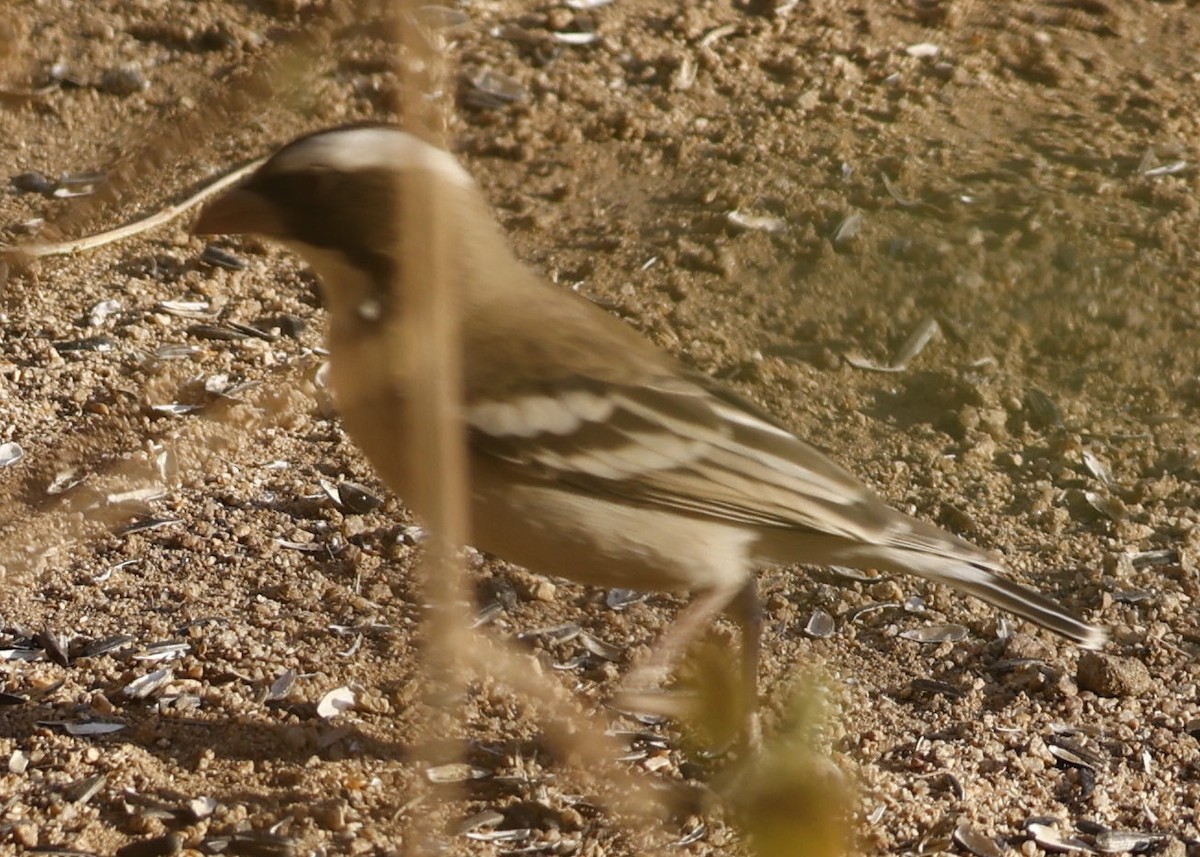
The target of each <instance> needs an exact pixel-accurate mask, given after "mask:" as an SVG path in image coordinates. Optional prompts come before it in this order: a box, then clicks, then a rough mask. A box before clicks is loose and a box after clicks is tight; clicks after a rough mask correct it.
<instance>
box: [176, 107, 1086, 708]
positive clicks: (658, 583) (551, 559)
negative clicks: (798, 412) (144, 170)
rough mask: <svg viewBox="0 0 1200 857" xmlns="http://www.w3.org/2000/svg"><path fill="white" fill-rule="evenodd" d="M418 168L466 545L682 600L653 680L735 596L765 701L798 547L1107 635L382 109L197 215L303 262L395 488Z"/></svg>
mask: <svg viewBox="0 0 1200 857" xmlns="http://www.w3.org/2000/svg"><path fill="white" fill-rule="evenodd" d="M417 175H419V176H420V177H421V178H422V179H423V180H424V181H426V182H427V184H426V186H428V187H431V188H432V189H433V192H434V193H436V194H437V200H438V204H439V205H444V206H446V211H447V212H448V213H449V218H448V219H447V222H448V223H449V224H450V227H449V231H450V234H449V235H448V237H447V242H448V245H449V254H448V255H449V258H450V265H451V267H450V269H449V270H450V275H451V276H453V277H455V278H456V279H455V285H456V287H457V296H458V297H457V300H458V304H459V307H458V308H459V311H460V313H461V337H462V354H461V358H462V367H463V368H462V379H461V380H462V391H463V400H462V402H461V407H460V416H461V420H462V424H463V427H464V431H465V436H466V442H467V447H468V459H469V465H468V470H469V476H468V478H469V486H470V488H469V496H470V501H469V516H470V527H469V533H470V542H471V544H472V545H473V546H474V547H476V548H478V549H480V550H482V551H484V552H486V553H489V554H492V555H494V556H497V557H499V558H501V559H503V560H507V561H508V562H511V563H513V564H515V565H518V566H523V567H525V568H526V569H528V570H530V571H533V572H536V573H539V574H543V575H550V576H555V577H559V578H567V579H571V580H575V581H577V582H580V583H584V584H590V585H594V586H599V587H607V588H622V589H632V590H641V591H662V592H680V593H685V594H689V595H691V601H690V602H689V603H688V605H687V606H685V607H684V608H683V610H682V611H681V612H680V613H679V615H678V616H677V617H676V619H675V621H674V622H673V623H672V624H671V625H670V626H669V627H668V629H667V630H666V631H665V632H664V634H663V635H662V637H661V638H660V640H659V646H658V648H657V651H656V652H655V654H654V655H652V657H651V661H652V663H650V664H648V665H646V666H645V672H644V675H643V678H646V677H652V678H651V679H648V680H659V679H661V677H662V676H664V675H666V674H667V673H668V672H669V670H670V669H671V666H672V665H673V664H674V663H675V661H676V659H677V658H678V657H679V656H680V653H681V652H682V651H684V650H686V649H687V647H688V646H689V645H690V644H691V643H692V642H694V641H695V639H696V638H697V636H698V635H699V634H700V633H702V632H703V630H705V629H706V628H707V626H708V625H709V624H710V623H711V622H712V621H713V620H714V619H715V618H716V617H717V616H718V615H720V614H722V613H726V614H728V615H730V616H732V617H733V618H734V619H735V620H737V621H738V622H739V623H740V625H741V657H742V664H741V670H742V683H743V689H744V690H745V693H746V694H747V695H749V696H750V697H751V699H754V698H756V697H755V696H754V694H755V692H756V691H755V688H756V687H757V670H758V657H759V647H760V638H761V634H762V623H763V617H762V608H761V604H760V602H759V598H758V595H757V590H756V584H755V576H756V572H757V571H758V570H759V569H760V568H762V567H769V566H780V565H788V566H790V565H793V564H808V565H814V566H850V567H855V568H860V569H873V570H878V571H886V572H891V573H900V574H909V575H915V576H917V577H919V578H924V579H925V580H927V581H932V582H935V583H939V584H945V585H948V586H950V587H952V588H954V589H957V590H959V591H961V592H964V593H967V594H969V595H972V596H974V597H976V598H979V599H982V600H983V601H985V602H987V603H988V604H991V605H993V606H995V607H998V608H1000V609H1002V610H1005V611H1008V612H1011V613H1013V614H1016V615H1017V616H1019V617H1021V618H1023V619H1026V620H1029V621H1031V622H1033V623H1034V624H1036V625H1040V626H1042V627H1045V628H1047V629H1049V630H1051V631H1053V632H1056V633H1057V634H1060V635H1062V636H1064V637H1066V638H1068V639H1070V640H1072V641H1074V642H1075V643H1077V644H1079V645H1080V646H1083V647H1085V648H1092V649H1096V648H1100V647H1102V646H1103V644H1104V642H1105V640H1106V632H1105V631H1104V630H1103V629H1102V628H1100V627H1097V626H1095V625H1092V624H1089V623H1087V622H1085V621H1082V620H1080V619H1078V618H1076V617H1075V616H1074V615H1072V613H1070V612H1069V611H1068V610H1066V609H1065V608H1064V607H1062V606H1060V605H1059V604H1058V603H1056V602H1055V601H1053V600H1052V599H1050V598H1048V597H1047V596H1045V595H1043V594H1041V593H1040V592H1038V591H1036V590H1034V589H1031V588H1029V587H1027V586H1024V585H1022V584H1019V583H1017V582H1015V581H1013V580H1011V579H1009V578H1007V577H1005V576H1004V569H1003V566H1002V564H1001V562H1000V560H999V559H998V558H997V557H996V556H994V555H993V554H990V553H988V552H986V551H984V550H982V549H980V548H978V547H976V546H975V545H973V544H971V543H969V542H967V541H965V540H964V539H962V538H959V537H958V536H956V535H953V534H951V533H949V532H947V531H945V530H943V529H940V528H939V527H936V526H934V525H933V524H930V523H927V522H925V521H922V520H919V519H917V518H914V517H912V516H910V515H907V514H904V513H902V512H900V511H898V510H896V509H893V508H891V507H889V506H888V505H886V504H885V503H884V502H883V500H882V499H880V498H879V497H878V496H877V495H876V493H875V492H874V491H872V490H871V489H870V488H869V487H868V486H867V485H866V484H865V483H864V482H863V481H861V480H860V479H859V478H857V477H856V476H854V475H853V474H852V473H851V472H850V471H848V470H847V469H845V468H844V467H842V466H841V465H839V464H837V463H835V462H834V461H833V460H832V459H830V458H829V457H828V456H827V455H826V454H824V453H823V452H821V451H820V450H818V449H817V448H816V447H814V446H812V445H810V444H809V443H807V442H805V441H804V440H801V439H800V438H798V437H797V436H796V435H795V434H794V433H793V432H792V430H791V429H789V428H788V427H787V426H786V425H785V424H784V422H782V421H781V420H779V419H777V418H776V417H774V416H773V415H771V414H769V413H768V412H767V411H765V410H764V409H763V408H761V407H759V406H758V405H756V404H755V403H753V402H752V401H750V400H749V399H747V398H745V397H744V396H742V395H740V394H739V393H737V392H735V391H734V390H732V389H730V388H729V387H728V386H725V385H723V384H721V383H719V382H718V381H716V380H714V379H713V378H711V377H709V376H708V375H705V374H703V373H701V372H699V371H697V370H695V369H692V368H690V367H688V366H686V365H685V364H684V363H683V362H682V361H680V360H679V359H677V358H676V357H674V356H672V355H671V354H669V353H668V352H666V351H665V350H663V349H660V348H659V347H658V346H657V345H655V344H654V343H652V342H651V341H650V340H648V339H647V338H645V337H644V336H643V335H642V334H641V333H639V332H638V331H636V330H635V329H634V328H633V327H632V326H631V325H629V324H627V323H625V322H624V321H621V320H619V319H617V318H616V317H614V316H612V315H610V314H609V313H608V312H606V311H605V310H603V309H602V308H600V307H599V306H597V305H596V304H594V303H592V302H591V301H589V300H587V299H586V298H584V297H582V296H580V295H578V294H576V293H574V292H572V291H569V290H567V289H564V288H562V287H559V286H556V285H554V284H552V283H551V282H550V281H549V280H548V279H546V278H544V277H542V276H541V275H539V274H537V273H536V272H535V271H534V270H533V269H532V268H530V267H528V266H526V265H525V264H524V263H523V262H521V261H520V260H519V259H518V258H517V256H516V255H515V254H514V253H513V251H512V250H511V249H510V247H509V245H508V242H507V240H506V236H505V235H504V233H503V231H502V229H501V227H500V225H499V223H498V222H497V221H496V220H495V218H494V217H493V215H492V213H491V211H490V210H489V208H488V205H487V202H486V200H485V198H484V196H483V194H482V192H481V191H480V189H479V188H478V186H477V185H476V183H475V182H474V180H473V179H472V177H471V175H470V174H469V173H468V171H467V170H466V169H465V168H464V167H463V166H462V165H461V164H460V162H459V161H458V159H457V158H455V157H454V156H453V155H452V154H451V153H449V152H447V151H445V150H444V149H442V148H439V147H437V146H434V145H432V144H430V143H428V142H425V141H423V140H421V139H419V138H418V137H416V136H414V135H412V134H409V133H407V132H405V131H403V130H401V129H399V128H397V127H394V126H390V125H357V126H342V127H336V128H330V129H325V130H321V131H317V132H315V133H311V134H308V135H305V136H302V137H300V138H298V139H296V140H293V141H292V142H290V143H287V144H286V145H284V146H282V148H280V149H278V150H277V151H276V152H275V153H274V154H273V155H271V156H270V157H269V158H268V159H267V160H266V161H265V163H263V164H262V166H261V167H259V168H258V169H257V170H256V171H254V172H253V173H252V174H251V175H250V176H249V177H248V178H247V179H246V180H245V181H244V182H243V183H242V184H240V185H239V186H236V187H235V188H233V189H232V190H230V191H228V192H226V193H225V194H224V195H222V196H220V197H218V198H217V199H216V200H215V201H213V202H211V203H209V204H208V205H207V206H206V207H205V208H204V209H203V210H202V211H201V213H200V214H199V216H198V218H197V220H196V221H195V223H194V226H193V232H194V233H195V234H197V235H201V236H212V235H238V234H241V235H246V234H249V235H256V236H260V237H263V238H266V239H269V240H273V241H276V242H279V243H281V244H282V245H284V246H285V247H287V248H289V249H291V250H293V251H294V252H296V253H297V254H298V255H299V256H300V257H302V259H303V260H304V261H305V262H306V263H307V264H308V265H309V266H310V267H311V269H312V270H313V272H314V273H315V274H316V277H317V280H318V282H319V287H320V291H321V295H322V298H323V302H324V305H325V307H326V310H327V312H328V315H329V323H328V332H327V343H326V345H327V349H328V353H329V361H330V370H329V377H330V386H331V389H332V392H333V397H334V400H335V403H336V408H337V410H338V412H339V414H340V417H341V419H342V420H343V424H344V426H345V428H346V430H347V431H348V433H349V435H350V437H351V438H352V439H353V440H354V442H355V443H356V444H357V445H358V446H359V447H360V448H361V450H362V452H363V453H364V454H365V456H366V458H367V460H368V462H369V463H370V464H371V465H372V466H373V468H374V469H375V470H376V471H377V473H378V475H379V476H380V477H381V479H382V480H383V481H384V483H385V484H386V485H387V486H388V487H389V488H390V489H391V490H392V491H394V492H395V493H396V495H397V496H398V497H399V498H400V499H401V500H402V501H403V500H405V499H406V494H409V493H410V492H411V490H412V489H411V486H412V484H413V475H412V473H411V472H410V468H411V465H409V464H408V463H406V459H405V457H404V456H402V455H400V454H398V450H399V449H401V448H402V445H403V444H404V442H405V431H406V430H405V425H406V420H407V419H414V418H419V416H420V415H415V414H412V413H410V412H409V409H408V408H407V406H406V403H405V401H404V395H403V393H402V392H401V391H400V390H398V389H397V385H396V383H395V381H394V379H395V378H396V377H397V374H396V370H397V368H398V367H395V366H389V365H388V364H389V361H392V360H395V359H397V358H396V357H395V355H396V353H397V352H396V349H389V348H388V347H387V342H385V341H383V340H384V338H385V337H387V336H389V335H393V334H389V333H388V331H389V330H394V329H395V327H394V325H391V326H389V320H390V319H389V315H390V314H391V313H396V312H399V311H400V309H399V301H398V299H397V289H398V288H399V285H398V280H399V272H400V271H402V270H403V267H404V260H403V259H401V258H397V253H398V252H399V248H400V246H401V244H400V235H401V230H402V227H403V224H402V223H401V219H402V218H401V215H400V212H401V210H402V209H401V207H400V205H399V197H398V194H400V193H402V192H403V191H402V188H403V184H402V181H403V180H404V179H405V177H406V176H408V177H411V176H417ZM413 286H414V287H416V288H421V287H422V284H421V283H415V284H413ZM412 511H413V512H414V513H415V514H417V515H418V516H420V514H421V512H422V510H421V509H420V508H415V509H412Z"/></svg>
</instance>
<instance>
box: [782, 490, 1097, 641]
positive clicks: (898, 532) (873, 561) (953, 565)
mask: <svg viewBox="0 0 1200 857" xmlns="http://www.w3.org/2000/svg"><path fill="white" fill-rule="evenodd" d="M888 525H889V526H888V528H887V531H886V532H885V533H883V534H881V535H882V536H883V538H882V539H881V540H880V541H879V542H851V541H848V540H845V539H839V538H836V537H829V536H815V535H813V534H803V535H801V534H799V533H795V532H794V531H793V533H791V534H790V539H796V538H799V539H802V540H803V545H797V544H795V542H794V541H793V542H792V543H791V544H788V543H787V542H788V541H789V540H790V539H789V538H786V537H785V538H784V539H782V540H778V541H776V540H773V539H767V540H766V543H764V544H762V545H761V548H762V549H763V550H764V553H765V554H766V555H767V556H770V557H772V558H773V560H774V561H776V562H781V561H782V562H786V561H788V560H789V559H790V558H792V557H796V556H804V557H805V561H806V562H816V563H824V564H829V565H848V566H852V567H854V568H871V569H879V570H880V571H890V572H895V573H899V574H915V575H917V576H918V577H923V578H925V579H926V580H931V581H933V582H935V583H944V584H946V585H947V586H950V587H953V588H954V589H957V590H959V591H960V592H965V593H967V594H968V595H973V596H975V597H976V598H979V599H980V600H982V601H986V602H987V603H988V604H992V605H994V606H996V607H999V608H1000V609H1001V610H1007V611H1008V612H1010V613H1015V614H1016V615H1017V616H1020V617H1021V618H1023V619H1028V620H1029V621H1030V622H1033V623H1034V624H1037V625H1041V626H1042V627H1043V628H1048V629H1049V630H1051V631H1054V632H1055V633H1057V634H1062V635H1063V636H1064V637H1067V638H1069V639H1071V640H1074V641H1075V642H1076V643H1078V644H1079V645H1081V646H1083V647H1084V648H1087V649H1099V648H1101V647H1102V646H1103V645H1104V643H1105V641H1106V640H1107V639H1108V634H1107V632H1106V631H1105V630H1104V629H1103V628H1099V627H1096V626H1095V625H1091V624H1089V623H1087V622H1084V621H1083V620H1081V619H1079V618H1077V617H1075V616H1074V615H1072V614H1071V613H1070V612H1069V611H1068V610H1067V609H1066V608H1065V607H1063V606H1062V605H1060V604H1058V603H1057V602H1055V601H1054V600H1053V599H1051V598H1048V597H1047V596H1045V595H1043V594H1041V593H1040V592H1038V591H1036V590H1034V589H1031V588H1029V587H1028V586H1023V585H1022V584H1020V583H1015V582H1014V581H1012V580H1009V579H1007V578H1005V577H1002V576H1001V575H1000V574H999V573H998V572H1000V571H1001V569H1002V567H1001V565H1000V564H999V563H998V562H996V561H995V560H993V559H992V558H991V556H990V555H988V554H987V553H984V552H983V551H981V550H980V549H979V548H977V547H975V546H974V545H972V544H970V543H969V542H966V541H963V540H962V539H960V538H958V537H956V536H953V535H951V534H949V533H947V532H945V531H943V530H940V529H938V528H937V527H934V526H933V525H931V524H926V523H924V522H923V521H918V520H915V519H913V518H909V517H908V516H906V515H901V514H899V513H897V514H896V517H895V519H893V520H892V521H889V522H888ZM772 542H773V543H772Z"/></svg>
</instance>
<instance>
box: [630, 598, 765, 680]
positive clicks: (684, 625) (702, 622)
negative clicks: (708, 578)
mask: <svg viewBox="0 0 1200 857" xmlns="http://www.w3.org/2000/svg"><path fill="white" fill-rule="evenodd" d="M744 591H745V587H744V586H739V587H737V588H734V587H720V588H717V589H709V590H707V591H704V592H701V593H700V594H698V595H697V596H696V597H695V598H693V599H692V601H691V603H690V604H688V606H687V607H685V608H683V610H682V611H681V612H680V614H679V615H678V616H676V617H675V621H674V622H672V623H671V627H669V628H668V629H667V631H666V633H665V634H663V635H662V637H660V638H659V640H658V642H657V643H656V644H655V646H654V651H653V652H652V653H651V655H650V657H649V658H647V659H646V661H645V662H644V663H641V664H639V665H638V666H636V667H634V668H633V670H632V671H630V673H629V676H628V677H627V678H626V679H625V681H624V685H625V689H624V690H623V691H622V692H621V696H622V697H625V698H626V699H627V700H629V699H630V695H631V694H632V695H633V697H637V696H641V695H643V694H645V692H647V691H657V690H658V689H659V688H660V687H661V686H662V684H663V683H664V682H665V681H666V680H667V678H668V677H669V676H670V674H671V670H672V669H674V668H675V665H676V664H677V663H678V662H679V659H680V658H681V657H683V655H684V653H685V652H687V650H688V647H689V646H690V645H691V644H692V642H693V641H694V640H695V639H696V637H697V636H699V635H700V633H701V632H702V631H703V630H704V629H705V628H707V627H708V626H709V625H711V624H712V622H713V619H715V618H716V616H717V614H719V613H721V612H722V611H725V610H729V609H730V608H731V605H732V604H733V603H734V602H735V601H736V600H738V599H739V598H740V597H742V593H743V592H744ZM751 594H752V595H753V585H752V586H751Z"/></svg>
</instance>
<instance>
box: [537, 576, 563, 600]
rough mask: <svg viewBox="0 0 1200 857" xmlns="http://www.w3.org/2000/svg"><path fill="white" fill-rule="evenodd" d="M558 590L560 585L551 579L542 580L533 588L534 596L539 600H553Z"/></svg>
mask: <svg viewBox="0 0 1200 857" xmlns="http://www.w3.org/2000/svg"><path fill="white" fill-rule="evenodd" d="M557 592H558V587H557V586H555V585H554V584H553V583H551V582H550V581H549V580H540V581H538V584H537V588H535V589H534V590H533V597H534V598H536V599H537V600H538V601H553V600H554V596H555V594H556V593H557Z"/></svg>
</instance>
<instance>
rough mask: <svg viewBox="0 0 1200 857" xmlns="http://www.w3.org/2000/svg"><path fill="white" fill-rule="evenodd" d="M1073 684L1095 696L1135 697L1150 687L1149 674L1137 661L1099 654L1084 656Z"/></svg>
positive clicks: (1144, 666) (1081, 657) (1084, 654)
mask: <svg viewBox="0 0 1200 857" xmlns="http://www.w3.org/2000/svg"><path fill="white" fill-rule="evenodd" d="M1075 681H1076V682H1077V683H1078V685H1079V689H1080V690H1090V691H1092V692H1093V693H1095V694H1097V695H1099V696H1115V697H1123V696H1139V695H1141V694H1143V693H1146V692H1147V691H1149V690H1150V688H1151V687H1152V686H1153V684H1154V681H1153V679H1152V678H1151V677H1150V670H1148V669H1147V668H1146V665H1145V664H1144V663H1142V662H1141V661H1138V660H1134V659H1133V658H1121V657H1117V656H1116V655H1106V654H1103V653H1102V652H1084V653H1083V655H1081V656H1080V658H1079V669H1078V670H1077V672H1076V674H1075Z"/></svg>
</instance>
